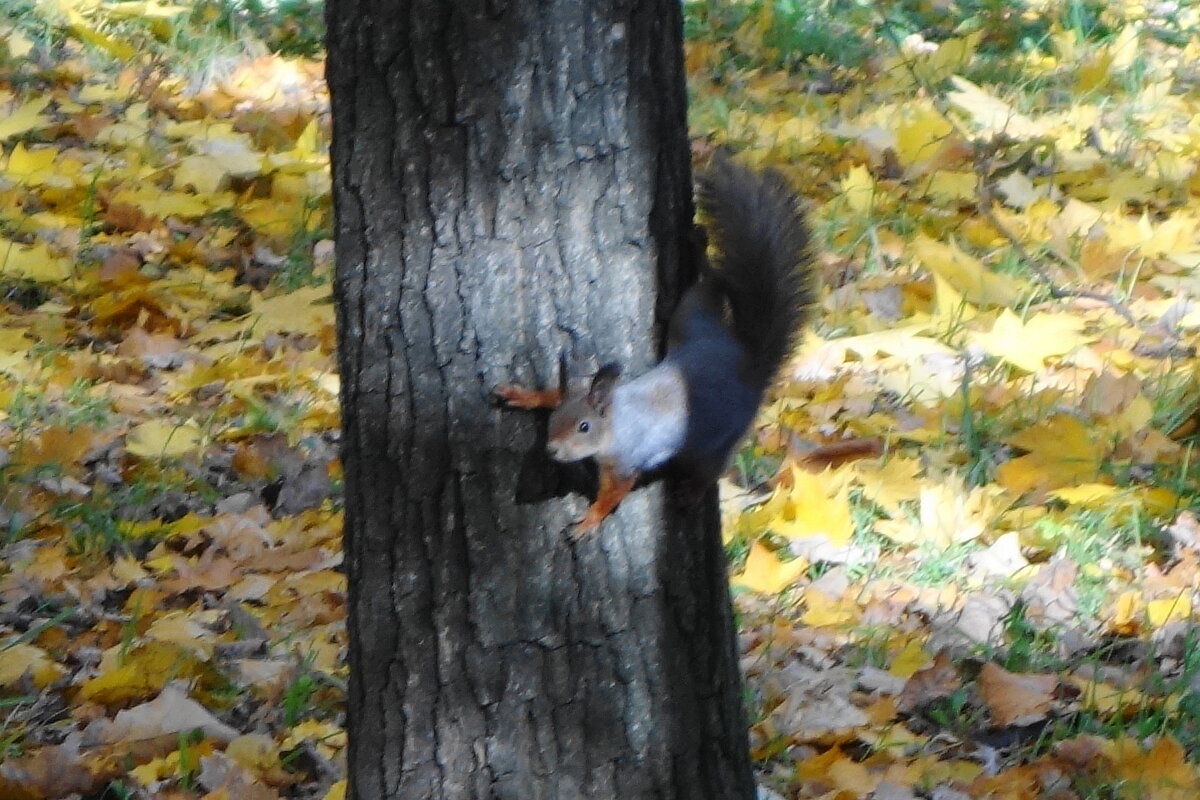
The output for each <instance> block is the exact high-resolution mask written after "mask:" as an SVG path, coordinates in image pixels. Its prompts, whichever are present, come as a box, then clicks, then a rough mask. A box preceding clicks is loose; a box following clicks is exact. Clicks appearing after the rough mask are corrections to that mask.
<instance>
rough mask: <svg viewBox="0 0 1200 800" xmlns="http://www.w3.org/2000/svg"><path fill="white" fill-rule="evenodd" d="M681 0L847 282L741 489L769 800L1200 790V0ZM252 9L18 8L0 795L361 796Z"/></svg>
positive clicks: (8, 247) (739, 141)
mask: <svg viewBox="0 0 1200 800" xmlns="http://www.w3.org/2000/svg"><path fill="white" fill-rule="evenodd" d="M684 8H685V15H686V18H687V36H688V45H687V66H688V74H689V79H690V81H691V84H690V91H691V101H692V119H691V124H692V131H693V150H694V153H695V155H696V157H697V160H698V161H703V160H704V159H705V158H706V157H707V156H708V155H709V153H710V152H711V151H712V149H713V148H714V147H716V146H718V145H728V146H730V147H731V148H732V149H733V150H735V151H736V152H737V153H739V158H741V159H743V160H745V161H746V162H748V163H751V164H754V165H762V166H766V165H769V166H773V167H776V168H778V169H780V170H782V171H784V172H785V174H787V175H788V176H789V177H790V178H791V179H792V180H793V181H794V182H795V185H796V186H797V187H803V190H804V192H805V194H806V196H807V197H808V198H809V201H810V203H811V210H812V218H813V221H814V227H815V229H816V231H817V234H818V236H817V238H818V243H819V247H818V251H819V252H818V258H819V261H820V269H821V273H822V278H823V283H824V285H825V286H826V287H827V288H826V290H825V291H824V293H823V296H822V298H821V304H820V309H819V313H818V314H817V322H816V324H815V327H814V330H812V331H810V332H809V334H808V335H807V337H806V338H805V340H804V342H803V344H802V345H801V346H800V347H799V349H798V350H797V352H796V354H795V356H794V358H793V359H792V360H791V361H790V362H789V364H788V366H787V367H786V369H785V370H784V374H783V376H782V378H781V380H780V383H779V386H778V387H777V390H776V391H775V392H774V393H773V394H772V398H771V400H770V402H769V404H768V406H767V407H766V409H765V410H764V412H763V414H762V415H761V418H760V419H759V421H758V422H757V424H756V426H755V429H754V432H753V435H752V436H751V438H750V441H749V442H748V443H747V444H746V446H745V448H744V449H743V451H742V452H741V453H740V454H739V456H738V458H737V460H736V463H735V465H734V468H733V469H732V470H731V471H730V473H729V475H728V476H727V477H726V478H725V479H723V481H722V487H721V488H722V495H723V513H724V516H725V521H726V536H727V547H728V552H729V555H730V559H731V565H732V572H733V584H734V591H735V602H736V605H737V609H738V614H739V625H740V645H741V650H742V654H743V668H744V672H745V675H746V677H747V683H748V692H747V701H748V703H749V707H750V711H751V716H752V730H751V741H752V746H753V752H754V758H755V760H756V764H757V766H758V768H759V775H760V780H761V783H762V786H763V794H764V796H765V797H783V798H818V797H819V798H837V799H838V800H842V799H843V798H847V799H848V798H858V797H867V796H871V797H874V798H876V800H908V799H909V798H916V797H929V798H937V800H958V799H959V798H994V799H995V800H1032V799H1033V798H1053V799H1054V800H1072V799H1073V798H1098V799H1099V798H1103V799H1104V800H1110V799H1111V800H1126V799H1128V800H1190V799H1191V798H1194V797H1197V796H1200V766H1198V765H1200V627H1198V626H1197V625H1196V624H1195V623H1196V610H1195V607H1196V604H1197V601H1198V599H1200V598H1197V594H1196V593H1197V589H1198V587H1200V521H1198V520H1197V517H1196V516H1195V515H1194V514H1193V513H1192V511H1190V509H1192V508H1194V507H1196V505H1197V498H1198V496H1200V481H1198V478H1200V474H1198V469H1200V468H1198V467H1197V465H1196V463H1195V462H1196V456H1195V453H1194V452H1193V444H1194V443H1195V441H1196V437H1197V434H1198V433H1200V427H1198V426H1200V414H1198V410H1200V385H1198V381H1197V375H1196V365H1195V361H1194V357H1195V349H1196V345H1197V340H1198V338H1200V306H1198V305H1197V303H1196V301H1195V300H1194V299H1193V298H1194V297H1196V295H1197V294H1200V278H1197V274H1198V273H1197V267H1200V234H1198V233H1197V231H1198V230H1200V203H1198V202H1197V198H1200V171H1197V157H1198V155H1200V68H1197V64H1200V58H1198V56H1200V38H1198V33H1197V31H1198V30H1200V13H1198V11H1197V10H1195V9H1193V8H1191V7H1190V6H1186V5H1184V6H1182V7H1180V4H1173V3H1161V4H1159V5H1156V6H1149V5H1140V4H1128V3H1117V2H1111V3H1104V2H1082V1H1081V0H1063V1H1062V2H1059V0H1047V1H1046V2H1042V3H1039V4H1038V5H1037V7H1036V9H1034V8H1032V7H1029V8H1027V7H1025V6H1022V5H1020V4H1018V3H1016V2H1012V3H1009V4H1007V5H1005V4H998V3H995V2H976V1H975V0H971V1H969V2H967V1H964V2H947V3H934V4H931V5H929V6H927V7H926V6H922V5H920V4H908V3H868V4H851V3H846V2H841V1H840V0H811V1H810V2H802V1H801V0H751V1H750V2H740V3H699V2H686V3H685V4H684ZM238 9H240V10H237V9H234V8H233V7H232V6H231V7H225V6H222V5H219V4H218V5H212V4H198V5H196V6H195V7H182V6H178V7H177V6H166V5H155V4H152V3H115V4H103V5H97V4H80V5H78V6H76V5H75V4H72V3H69V2H62V3H60V4H58V6H54V7H52V4H37V3H34V2H33V0H13V2H12V3H10V4H9V6H7V7H6V14H7V16H5V17H0V303H2V308H3V312H4V313H3V316H2V317H0V534H2V537H3V538H2V539H0V797H3V798H29V799H30V800H41V799H43V798H55V797H62V796H68V795H72V794H75V795H80V796H85V797H112V798H128V797H142V798H208V799H210V800H218V798H248V799H249V800H270V799H271V798H278V797H291V798H305V799H306V800H307V799H308V798H313V799H316V798H327V800H336V799H337V798H340V797H342V796H343V794H344V791H345V788H344V786H345V785H344V781H343V780H342V778H343V774H344V745H345V735H344V732H343V731H342V729H341V728H340V726H339V722H340V720H341V719H342V717H341V710H342V702H343V697H344V691H345V680H346V670H345V666H344V664H343V660H342V659H343V655H344V653H343V650H344V647H345V636H346V633H345V626H344V607H345V588H346V587H345V578H344V575H343V573H342V571H341V555H340V543H339V537H340V529H341V510H340V500H339V493H340V481H341V473H340V468H339V465H338V463H337V458H336V454H337V435H338V434H337V431H338V407H337V399H338V381H337V375H336V370H335V363H334V357H333V352H334V333H333V319H332V308H331V306H330V304H329V293H330V276H331V270H332V243H331V241H330V240H329V236H330V228H331V212H330V205H329V203H330V196H329V195H330V191H329V178H328V136H329V112H328V102H327V97H326V94H325V89H324V86H323V83H322V81H321V76H322V71H323V67H322V64H321V62H320V60H319V59H320V52H319V9H316V8H315V7H314V6H312V5H311V4H307V3H290V4H289V3H284V4H282V5H280V6H279V7H278V8H276V9H274V10H273V11H271V12H269V13H268V12H265V11H263V10H262V9H261V8H259V7H258V6H252V5H242V6H238ZM254 9H257V10H254ZM314 14H317V15H318V16H314ZM248 41H250V42H254V43H256V44H252V45H247V44H246V42H248ZM250 731H257V732H255V733H249V732H250ZM262 731H268V732H269V733H262Z"/></svg>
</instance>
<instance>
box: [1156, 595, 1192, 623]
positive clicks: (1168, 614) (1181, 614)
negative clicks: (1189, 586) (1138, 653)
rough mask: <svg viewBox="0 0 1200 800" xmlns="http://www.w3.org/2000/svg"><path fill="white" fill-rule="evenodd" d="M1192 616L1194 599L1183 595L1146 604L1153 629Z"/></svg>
mask: <svg viewBox="0 0 1200 800" xmlns="http://www.w3.org/2000/svg"><path fill="white" fill-rule="evenodd" d="M1191 615H1192V598H1191V596H1190V595H1187V594H1181V595H1179V596H1177V597H1166V598H1163V599H1160V600H1151V601H1150V602H1148V603H1146V619H1147V620H1148V621H1149V622H1150V627H1151V628H1161V627H1162V626H1163V625H1166V624H1167V623H1168V622H1171V621H1173V620H1184V619H1187V618H1188V617H1190V616H1191Z"/></svg>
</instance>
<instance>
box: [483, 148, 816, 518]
mask: <svg viewBox="0 0 1200 800" xmlns="http://www.w3.org/2000/svg"><path fill="white" fill-rule="evenodd" d="M698 183H699V187H698V188H699V191H698V200H699V205H700V208H701V211H702V212H703V214H704V216H705V217H707V219H708V231H709V234H710V236H711V238H712V239H713V241H714V243H715V245H716V249H717V251H718V252H719V254H720V256H719V259H718V260H717V262H716V264H717V265H716V268H715V269H714V268H712V267H711V266H708V265H707V263H705V265H704V269H703V270H702V273H701V277H700V279H699V280H698V281H697V282H696V284H694V285H693V286H692V287H691V288H690V289H688V290H687V292H686V293H685V294H684V296H683V299H682V300H681V301H680V303H679V305H678V306H677V308H676V309H675V311H674V313H673V314H672V316H671V321H670V324H669V327H668V336H667V352H666V355H665V356H664V358H663V360H662V361H660V362H659V363H658V365H657V366H655V367H654V368H653V369H651V370H650V371H649V372H647V373H646V374H644V375H641V376H640V377H637V378H634V379H633V380H629V381H621V380H620V372H621V371H620V368H619V367H618V366H617V365H616V364H606V365H604V366H603V367H601V368H600V369H599V370H598V371H597V372H596V373H595V375H594V376H592V379H591V381H590V385H586V386H583V387H577V386H574V385H571V384H568V382H567V378H566V372H567V370H566V367H565V365H563V366H562V367H561V373H560V382H559V383H560V385H559V387H558V388H556V389H541V390H537V389H527V388H523V387H521V386H516V385H511V384H510V385H502V386H499V387H497V388H496V389H495V392H494V393H495V395H496V396H497V398H498V399H499V400H500V401H501V402H502V403H503V404H505V405H507V406H509V407H513V408H523V409H535V408H548V409H553V412H552V413H551V415H550V422H549V435H548V442H547V450H548V452H549V454H550V456H551V458H553V459H554V460H556V461H560V462H573V461H579V460H582V459H585V458H594V459H596V461H597V463H598V465H599V468H600V485H599V490H598V492H597V494H596V499H595V501H594V502H593V503H592V504H591V506H590V507H589V508H588V510H587V513H586V514H585V515H584V517H583V519H582V520H580V521H579V522H578V524H577V525H576V526H575V530H574V533H575V535H576V536H579V535H582V534H584V533H587V532H588V531H591V530H594V529H595V528H596V527H597V526H599V525H600V523H601V522H602V521H603V520H604V518H605V517H607V516H608V515H609V514H611V513H612V512H613V510H615V509H616V507H617V505H618V504H619V503H620V502H621V500H622V499H623V498H624V497H625V495H627V494H628V493H629V492H630V491H631V490H632V489H633V488H634V485H635V484H636V483H637V481H638V478H639V477H640V476H642V475H643V474H645V473H647V472H650V471H652V470H656V469H658V468H659V467H661V466H663V465H665V464H667V462H673V463H674V464H677V465H679V466H680V467H681V468H682V469H683V470H684V471H685V473H687V474H688V475H689V476H690V477H692V478H695V479H697V480H698V481H700V482H703V483H711V482H712V481H715V480H716V479H717V478H718V477H719V476H720V474H721V472H722V471H724V469H725V468H726V466H727V461H728V459H729V456H730V453H731V452H732V451H733V448H734V446H735V445H736V444H737V442H738V440H739V439H741V438H742V435H743V434H744V433H745V432H746V429H747V428H749V427H750V423H751V422H752V421H753V420H754V415H755V414H756V413H757V412H758V407H759V404H760V403H761V402H762V398H763V395H764V393H765V392H766V390H767V387H768V386H769V385H770V383H771V381H772V380H773V379H774V377H775V373H776V372H777V371H778V370H779V368H780V366H781V365H782V364H783V361H784V359H785V358H786V357H787V356H788V354H789V352H790V351H791V349H792V346H793V345H794V343H795V340H796V338H797V337H798V335H799V332H800V329H801V328H802V327H803V326H804V324H805V323H806V321H807V319H808V316H809V313H810V309H811V307H812V305H813V302H814V298H815V294H816V287H815V279H814V270H815V268H814V263H813V260H812V255H811V252H810V249H809V247H810V245H809V238H810V237H809V230H808V225H807V223H806V220H805V215H804V212H803V210H802V208H801V204H800V200H799V198H798V197H797V196H796V194H795V193H794V192H793V191H792V190H791V189H790V187H789V186H788V183H787V180H786V179H785V178H784V177H783V176H782V175H781V174H780V173H778V172H776V171H774V170H766V171H763V172H758V173H756V172H752V171H750V170H748V169H746V168H744V167H741V166H738V165H737V164H735V163H734V162H733V160H732V159H731V158H730V157H729V156H728V155H726V154H725V153H723V152H718V153H717V155H716V156H715V157H714V160H713V163H712V165H711V166H710V167H709V169H708V170H707V171H706V172H705V173H704V174H703V175H702V176H701V178H700V180H699V182H698ZM726 309H728V313H726Z"/></svg>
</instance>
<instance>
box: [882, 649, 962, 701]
mask: <svg viewBox="0 0 1200 800" xmlns="http://www.w3.org/2000/svg"><path fill="white" fill-rule="evenodd" d="M961 687H962V681H961V680H960V679H959V677H958V670H957V669H956V668H955V666H954V664H953V663H951V661H950V651H949V650H939V651H938V653H937V655H935V656H934V657H933V663H932V664H930V665H929V666H928V667H925V669H923V670H920V671H919V672H917V673H916V674H914V675H913V676H912V677H911V678H909V679H908V683H906V684H904V691H903V692H901V693H900V696H899V697H898V698H896V708H897V710H899V711H903V712H910V711H915V710H916V709H919V708H922V707H923V706H926V705H928V704H929V703H931V702H933V701H934V700H937V699H939V698H942V697H949V696H950V695H952V694H954V693H955V692H956V691H958V690H959V688H961Z"/></svg>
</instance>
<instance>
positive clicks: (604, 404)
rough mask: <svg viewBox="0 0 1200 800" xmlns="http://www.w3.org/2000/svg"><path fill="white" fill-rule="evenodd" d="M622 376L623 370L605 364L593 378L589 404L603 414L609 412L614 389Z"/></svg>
mask: <svg viewBox="0 0 1200 800" xmlns="http://www.w3.org/2000/svg"><path fill="white" fill-rule="evenodd" d="M620 376H621V368H620V367H618V366H617V365H616V364H605V365H604V366H603V367H601V368H600V369H598V370H597V371H596V374H595V375H593V376H592V388H591V390H590V391H589V392H588V404H589V405H590V406H591V407H592V408H594V409H596V410H597V411H599V412H600V413H601V414H603V413H604V412H605V411H607V410H608V404H609V402H610V401H611V400H612V393H613V387H615V386H616V385H617V378H619V377H620Z"/></svg>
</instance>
